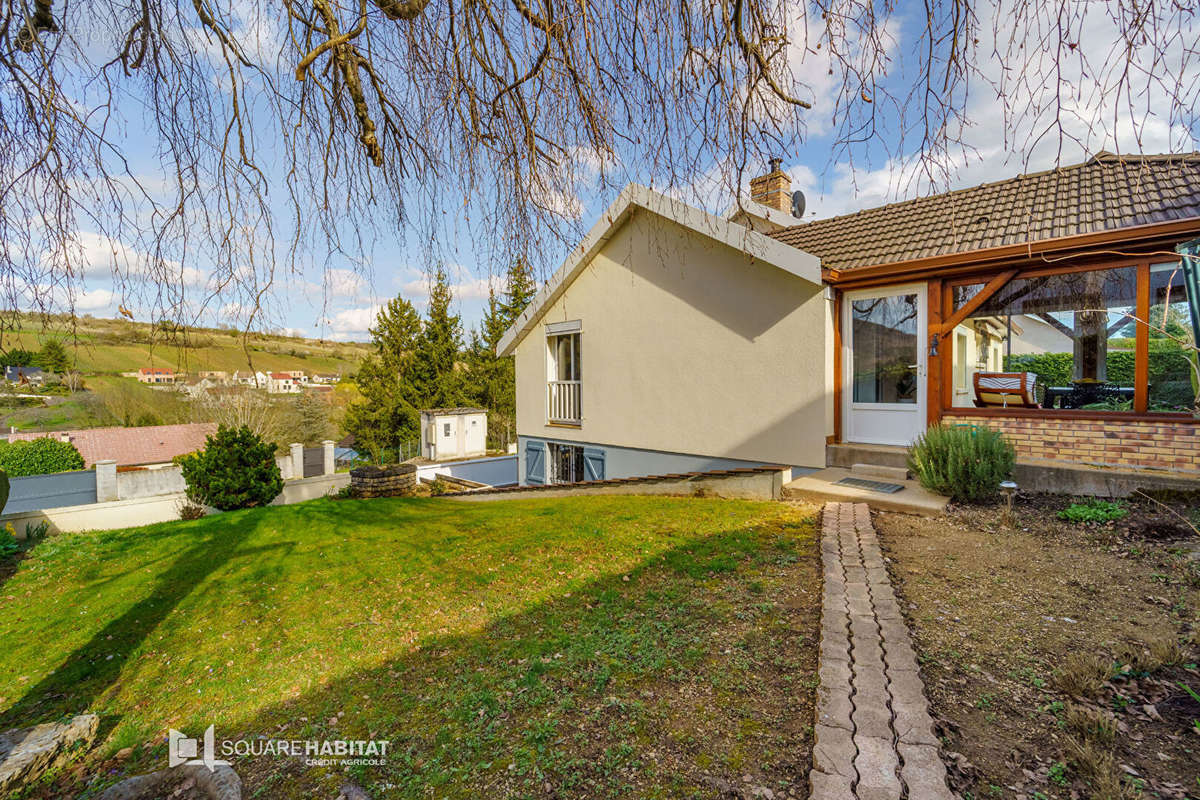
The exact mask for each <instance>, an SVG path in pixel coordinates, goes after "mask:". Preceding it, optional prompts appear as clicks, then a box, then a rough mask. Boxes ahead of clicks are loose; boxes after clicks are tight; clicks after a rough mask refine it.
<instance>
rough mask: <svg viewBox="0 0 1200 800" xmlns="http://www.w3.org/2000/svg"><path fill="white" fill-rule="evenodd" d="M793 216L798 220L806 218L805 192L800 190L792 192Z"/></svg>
mask: <svg viewBox="0 0 1200 800" xmlns="http://www.w3.org/2000/svg"><path fill="white" fill-rule="evenodd" d="M792 216H793V217H795V218H796V219H803V218H804V192H802V191H800V190H799V189H797V190H796V191H794V192H792Z"/></svg>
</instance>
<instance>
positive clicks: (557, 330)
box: [545, 320, 583, 428]
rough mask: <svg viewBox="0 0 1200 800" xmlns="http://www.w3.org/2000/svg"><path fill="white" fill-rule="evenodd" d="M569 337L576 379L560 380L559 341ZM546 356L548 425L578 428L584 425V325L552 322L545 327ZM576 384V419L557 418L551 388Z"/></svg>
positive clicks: (570, 322) (574, 321) (572, 322)
mask: <svg viewBox="0 0 1200 800" xmlns="http://www.w3.org/2000/svg"><path fill="white" fill-rule="evenodd" d="M563 337H568V338H569V339H570V340H571V365H572V367H573V370H572V372H573V373H574V374H575V375H576V376H577V377H575V378H567V379H560V378H559V377H558V367H559V364H558V347H557V345H558V340H559V339H560V338H563ZM545 339H546V345H545V355H546V387H547V389H546V425H547V426H549V427H569V428H578V427H581V426H582V425H583V366H582V358H581V356H582V354H583V324H582V322H581V321H580V320H570V321H567V322H552V323H549V324H547V325H546V327H545ZM572 382H573V383H575V384H576V386H577V387H578V389H577V392H578V397H577V398H576V403H575V404H576V405H577V407H578V413H577V416H576V418H575V419H565V418H558V417H555V415H554V414H553V402H552V400H551V391H550V387H551V386H553V385H554V384H556V383H572Z"/></svg>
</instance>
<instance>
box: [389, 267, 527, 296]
mask: <svg viewBox="0 0 1200 800" xmlns="http://www.w3.org/2000/svg"><path fill="white" fill-rule="evenodd" d="M445 268H446V273H447V275H448V276H449V278H450V292H451V293H452V294H453V295H454V299H455V300H485V299H487V296H488V292H489V291H490V290H491V289H492V288H495V290H496V292H497V293H499V292H502V291H504V281H503V279H502V278H499V277H488V278H477V277H475V276H474V275H472V274H471V272H470V271H469V270H467V268H466V267H464V266H462V265H461V264H447V265H445ZM405 275H406V276H407V278H408V280H405V281H404V282H403V283H401V284H400V292H401V294H402V295H404V297H407V298H410V299H417V300H425V299H426V298H428V297H429V280H430V278H429V276H428V275H426V274H424V273H422V272H418V271H416V270H408V272H407V273H405Z"/></svg>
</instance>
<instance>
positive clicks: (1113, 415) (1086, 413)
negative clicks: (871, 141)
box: [930, 250, 1196, 422]
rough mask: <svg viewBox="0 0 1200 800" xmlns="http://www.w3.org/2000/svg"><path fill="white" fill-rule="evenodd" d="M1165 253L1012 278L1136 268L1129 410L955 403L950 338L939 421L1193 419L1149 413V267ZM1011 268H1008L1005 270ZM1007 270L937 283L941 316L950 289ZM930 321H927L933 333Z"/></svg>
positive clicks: (943, 354)
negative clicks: (985, 418)
mask: <svg viewBox="0 0 1200 800" xmlns="http://www.w3.org/2000/svg"><path fill="white" fill-rule="evenodd" d="M1169 260H1170V259H1169V257H1166V256H1165V253H1164V252H1163V251H1161V250H1160V251H1158V253H1157V254H1155V255H1146V256H1132V255H1131V256H1129V257H1126V258H1120V259H1106V260H1103V261H1092V262H1089V263H1085V264H1074V265H1046V266H1040V265H1039V266H1034V267H1027V268H1024V269H1018V270H1017V271H1016V274H1014V275H1013V276H1012V278H1011V279H1010V280H1020V279H1022V278H1038V277H1045V276H1050V275H1066V274H1071V273H1075V272H1094V271H1102V270H1110V269H1120V268H1122V267H1125V268H1128V267H1134V268H1136V273H1135V281H1136V291H1137V293H1136V302H1135V305H1134V312H1133V314H1134V318H1135V319H1134V325H1135V338H1134V387H1133V388H1134V397H1133V409H1132V410H1131V411H1102V410H1094V409H1060V408H1028V409H1027V408H975V407H963V406H955V405H954V367H955V360H954V343H955V342H954V340H953V338H952V337H950V336H946V337H944V338H943V339H942V342H943V346H942V347H940V349H939V354H938V358H939V360H940V361H941V370H940V372H941V375H942V376H944V377H943V378H942V379H941V381H940V382H941V386H940V387H937V395H938V399H939V405H940V406H941V408H940V415H941V416H943V417H1029V418H1035V419H1100V420H1125V421H1130V422H1132V421H1138V422H1146V421H1177V420H1194V419H1196V418H1195V417H1194V416H1193V415H1192V414H1190V413H1187V412H1171V411H1154V412H1152V411H1149V410H1148V408H1149V355H1150V346H1149V342H1150V329H1149V326H1148V325H1147V324H1146V322H1145V321H1146V320H1148V319H1149V317H1150V266H1151V264H1161V263H1164V262H1166V261H1169ZM1009 269H1012V268H1011V267H1009ZM1006 271H1008V270H1006V269H1004V268H1002V267H996V268H993V269H991V270H981V271H973V272H971V273H970V274H964V275H957V276H954V277H952V278H950V277H948V278H946V279H945V280H943V281H942V282H941V288H940V292H941V304H940V305H941V318H942V319H949V318H950V317H951V316H952V315H953V314H954V312H955V308H954V290H955V288H957V287H961V286H967V285H971V284H978V283H985V284H986V283H987V282H988V281H989V280H991V279H993V278H995V277H996V276H998V275H1001V274H1003V273H1004V272H1006ZM933 328H934V322H933V320H932V319H931V320H930V331H931V333H932V331H933Z"/></svg>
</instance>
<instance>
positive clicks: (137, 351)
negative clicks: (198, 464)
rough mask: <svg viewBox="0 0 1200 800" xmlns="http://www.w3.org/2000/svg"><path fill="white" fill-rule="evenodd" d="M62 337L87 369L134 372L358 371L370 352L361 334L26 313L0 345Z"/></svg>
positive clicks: (30, 346) (35, 344) (36, 345)
mask: <svg viewBox="0 0 1200 800" xmlns="http://www.w3.org/2000/svg"><path fill="white" fill-rule="evenodd" d="M48 339H58V340H60V341H61V342H62V343H63V345H64V346H65V347H66V348H67V351H68V352H69V353H70V354H71V355H72V357H73V358H75V359H76V365H77V368H78V369H79V371H80V372H82V373H83V374H84V375H104V374H110V375H112V374H117V373H121V372H130V371H133V370H137V369H140V368H142V367H165V368H170V369H174V370H177V371H186V372H196V371H198V370H223V371H227V372H232V371H233V370H261V371H263V372H269V371H272V370H304V371H305V372H308V373H313V372H338V373H341V374H342V375H348V374H353V373H354V372H356V371H357V369H358V364H359V362H360V361H361V360H362V358H363V357H364V356H365V355H366V354H367V350H368V347H367V345H366V344H363V343H360V342H332V341H322V340H317V339H303V338H300V337H290V336H279V335H274V334H265V333H257V332H251V333H249V334H243V333H242V332H240V331H236V330H222V329H217V328H188V329H187V330H186V331H180V332H169V331H162V330H159V329H157V328H156V327H155V326H153V325H151V324H149V323H145V322H129V321H126V320H117V319H96V318H92V317H80V318H78V319H77V320H75V322H74V325H72V323H71V322H70V320H68V319H67V318H65V317H55V316H51V317H42V316H41V315H35V314H25V315H22V316H21V318H20V321H19V324H18V328H17V329H16V330H12V331H6V332H5V333H4V334H3V337H2V339H0V349H2V350H3V351H5V352H8V351H11V350H14V349H18V348H20V349H25V350H32V351H37V350H39V349H41V347H42V345H43V343H45V342H46V341H47V340H48Z"/></svg>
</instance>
